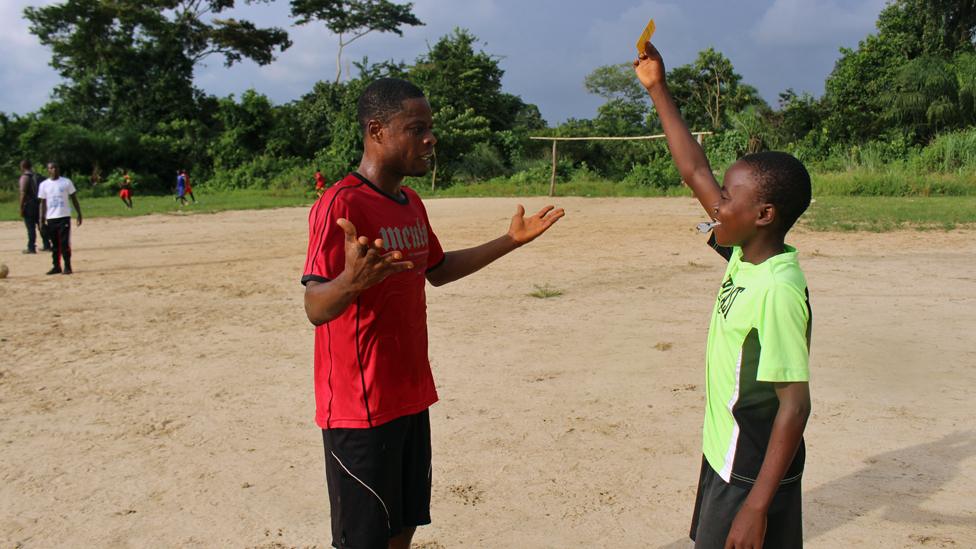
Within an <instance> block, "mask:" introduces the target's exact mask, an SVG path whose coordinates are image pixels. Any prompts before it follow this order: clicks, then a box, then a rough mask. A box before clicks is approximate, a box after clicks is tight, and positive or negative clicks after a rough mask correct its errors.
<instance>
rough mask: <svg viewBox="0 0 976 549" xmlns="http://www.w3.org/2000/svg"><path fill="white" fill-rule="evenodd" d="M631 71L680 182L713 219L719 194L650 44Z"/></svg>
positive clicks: (700, 149) (699, 147) (709, 169)
mask: <svg viewBox="0 0 976 549" xmlns="http://www.w3.org/2000/svg"><path fill="white" fill-rule="evenodd" d="M634 71H635V72H636V73H637V78H638V80H640V83H641V84H642V85H643V86H644V89H646V90H647V92H648V93H649V94H650V96H651V100H652V101H654V107H655V108H656V109H657V115H658V118H660V119H661V126H662V127H663V128H664V135H665V136H666V137H667V140H668V148H669V149H670V150H671V157H672V158H673V159H674V163H675V165H676V166H677V167H678V172H679V173H680V174H681V179H682V180H684V182H685V183H687V184H688V186H689V187H691V190H692V192H694V193H695V196H696V197H697V198H698V201H699V202H701V205H702V207H703V208H705V211H706V212H707V213H708V216H709V217H714V215H715V207H716V206H717V205H718V199H719V194H720V193H721V191H720V190H719V185H718V181H716V180H715V176H714V175H713V174H712V168H711V166H710V165H709V164H708V158H707V157H706V156H705V151H703V150H702V148H701V145H699V144H698V142H697V141H695V138H694V137H693V136H692V135H691V132H689V131H688V126H687V125H686V124H685V121H684V120H683V119H682V118H681V111H679V110H678V107H677V105H675V104H674V98H673V97H671V91H670V90H668V85H667V81H666V78H665V71H664V60H663V59H662V58H661V54H660V53H659V52H658V51H657V48H655V47H654V46H653V45H652V44H651V43H650V42H646V43H645V45H644V53H642V54H641V55H640V57H638V58H637V60H635V61H634Z"/></svg>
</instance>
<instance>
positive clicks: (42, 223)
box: [38, 198, 47, 227]
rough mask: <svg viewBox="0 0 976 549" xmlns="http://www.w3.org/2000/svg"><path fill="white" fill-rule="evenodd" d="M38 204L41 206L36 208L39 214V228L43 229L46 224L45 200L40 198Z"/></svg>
mask: <svg viewBox="0 0 976 549" xmlns="http://www.w3.org/2000/svg"><path fill="white" fill-rule="evenodd" d="M40 202H41V205H40V206H39V207H38V211H39V212H40V214H41V226H42V227H43V226H44V225H45V224H46V223H47V199H44V198H42V199H41V200H40Z"/></svg>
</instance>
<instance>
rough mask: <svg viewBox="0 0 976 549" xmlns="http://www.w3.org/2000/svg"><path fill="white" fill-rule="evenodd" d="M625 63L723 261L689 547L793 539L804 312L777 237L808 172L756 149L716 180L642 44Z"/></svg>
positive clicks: (792, 254) (798, 210)
mask: <svg viewBox="0 0 976 549" xmlns="http://www.w3.org/2000/svg"><path fill="white" fill-rule="evenodd" d="M634 69H635V71H636V72H637V77H638V79H639V80H640V82H641V84H643V86H644V87H645V88H646V89H647V91H648V93H649V94H650V96H651V99H652V100H653V101H654V105H655V107H656V108H657V112H658V116H659V117H660V119H661V124H662V126H663V127H664V133H665V134H666V136H667V140H668V147H669V148H670V149H671V154H672V156H673V158H674V161H675V164H676V165H677V167H678V170H679V172H681V177H682V179H683V180H684V181H685V182H687V184H688V185H689V186H690V187H691V189H692V190H693V191H694V193H695V196H696V197H697V198H698V200H699V201H700V202H701V204H702V206H704V208H705V210H706V211H707V212H708V215H709V216H710V217H711V218H712V219H713V220H714V221H715V222H716V225H715V226H714V227H713V234H712V236H711V239H710V240H709V244H711V245H712V247H714V248H715V249H716V251H718V252H719V253H720V254H721V255H722V256H723V257H725V259H727V260H728V262H729V265H728V268H727V269H726V272H725V276H724V278H723V283H722V286H721V288H720V289H719V292H718V297H717V298H716V300H715V305H714V309H713V311H712V319H711V324H710V326H709V330H708V343H707V349H706V366H705V378H706V383H705V398H706V404H705V424H704V429H703V436H702V439H703V440H702V453H703V459H702V469H701V476H700V479H699V485H698V496H697V498H696V502H695V513H694V517H693V519H692V527H691V539H693V540H695V547H696V548H713V547H714V548H719V549H722V548H725V549H730V548H753V547H756V548H758V547H763V546H765V547H767V548H779V547H787V548H798V547H802V545H803V530H802V516H801V499H800V478H801V476H802V473H803V464H804V459H805V451H804V445H803V430H804V427H805V426H806V421H807V418H808V417H809V414H810V391H809V387H808V381H809V379H810V374H809V345H810V329H811V321H812V315H811V311H810V305H809V296H808V292H807V284H806V279H805V277H804V276H803V271H802V270H801V269H800V265H799V263H798V261H797V252H796V248H793V247H792V246H788V245H786V243H785V238H786V233H787V232H788V231H789V229H790V228H791V227H792V226H793V224H794V223H795V222H796V220H797V218H799V217H800V215H801V214H802V213H803V212H804V210H806V208H807V206H809V204H810V176H809V174H808V173H807V171H806V169H805V168H804V167H803V164H802V163H800V161H798V160H797V159H796V158H794V157H792V156H790V155H788V154H786V153H778V152H764V153H758V154H752V155H747V156H745V157H743V158H742V159H740V160H739V161H737V162H736V163H735V164H733V165H732V166H731V167H730V168H729V169H728V170H727V171H726V173H725V178H724V182H723V185H722V186H721V187H719V185H718V182H717V181H716V180H715V177H714V176H713V175H712V170H711V167H710V166H709V164H708V159H707V158H706V157H705V153H704V151H703V150H702V148H701V146H699V145H698V143H697V142H696V141H695V139H694V138H693V137H692V136H691V134H690V133H689V131H688V128H687V126H686V125H685V123H684V121H683V120H682V119H681V114H680V112H679V111H678V108H677V107H676V106H675V103H674V99H673V98H672V97H671V94H670V92H669V91H668V88H667V83H666V82H665V70H664V62H663V60H662V59H661V55H660V54H659V53H658V51H657V49H655V48H654V46H653V45H651V43H650V42H647V43H645V44H644V53H642V54H641V55H640V56H639V57H638V59H637V60H635V61H634Z"/></svg>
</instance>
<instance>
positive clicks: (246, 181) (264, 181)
mask: <svg viewBox="0 0 976 549" xmlns="http://www.w3.org/2000/svg"><path fill="white" fill-rule="evenodd" d="M307 162H308V161H307V160H303V159H300V158H274V157H271V156H267V155H261V156H258V157H255V158H254V159H252V160H250V161H248V162H245V163H244V164H242V165H240V166H238V167H236V168H232V169H229V170H218V171H217V172H216V173H214V175H213V177H212V178H211V179H210V180H209V181H207V186H208V187H212V188H214V189H219V190H233V189H272V188H283V186H285V187H287V186H290V185H301V178H300V177H299V175H298V174H300V173H301V170H303V169H304V170H308V169H309V167H308V164H307ZM307 173H308V178H312V177H314V174H315V170H314V168H312V171H310V172H307Z"/></svg>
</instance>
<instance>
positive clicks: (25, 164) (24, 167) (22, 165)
mask: <svg viewBox="0 0 976 549" xmlns="http://www.w3.org/2000/svg"><path fill="white" fill-rule="evenodd" d="M31 168H33V166H32V165H31V161H30V160H27V159H26V158H25V159H23V160H21V161H20V169H22V170H29V169H31ZM31 234H33V233H31Z"/></svg>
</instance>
